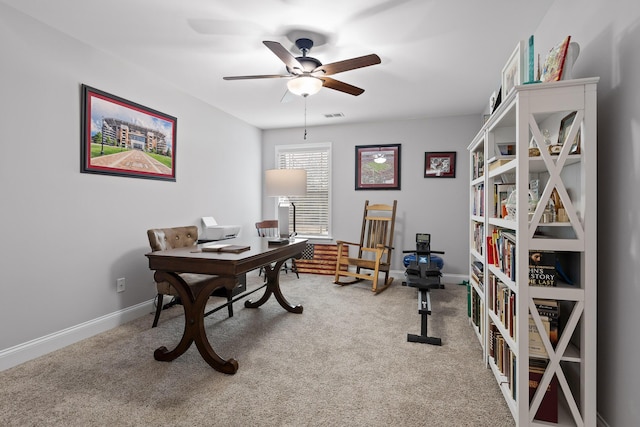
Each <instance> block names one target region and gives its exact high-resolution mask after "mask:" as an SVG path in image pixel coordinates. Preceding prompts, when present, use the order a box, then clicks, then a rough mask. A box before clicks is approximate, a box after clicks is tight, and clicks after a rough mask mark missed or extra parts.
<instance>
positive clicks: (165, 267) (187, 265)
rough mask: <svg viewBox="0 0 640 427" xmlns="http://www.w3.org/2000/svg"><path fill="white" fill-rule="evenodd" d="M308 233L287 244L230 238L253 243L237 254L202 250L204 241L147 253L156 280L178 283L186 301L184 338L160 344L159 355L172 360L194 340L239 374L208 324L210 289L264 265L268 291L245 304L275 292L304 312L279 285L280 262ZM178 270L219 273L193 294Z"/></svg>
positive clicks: (213, 362) (215, 363)
mask: <svg viewBox="0 0 640 427" xmlns="http://www.w3.org/2000/svg"><path fill="white" fill-rule="evenodd" d="M306 242H307V240H306V239H295V240H292V241H291V242H290V243H289V244H284V245H269V244H268V242H267V239H266V238H260V237H255V238H252V239H234V240H227V241H225V242H224V243H230V244H246V245H251V249H250V250H248V251H245V252H242V253H239V254H232V253H222V252H202V251H200V250H199V248H200V247H201V246H202V245H198V246H193V247H189V248H178V249H170V250H166V251H158V252H151V253H148V254H146V256H147V258H148V259H149V268H150V269H151V270H155V275H154V277H155V280H156V281H159V282H160V281H167V282H169V283H171V285H172V286H173V287H174V288H175V289H176V291H177V292H178V295H179V296H180V298H181V299H182V305H183V307H184V316H185V326H184V332H183V334H182V339H181V340H180V342H179V343H178V345H177V346H176V347H175V348H174V349H173V350H171V351H169V350H167V348H166V347H164V346H163V347H160V348H158V349H156V351H155V352H154V354H153V356H154V357H155V359H156V360H161V361H167V362H168V361H171V360H174V359H176V358H178V357H180V356H181V355H182V354H183V353H184V352H185V351H187V349H188V348H189V347H190V346H191V343H193V342H195V343H196V347H197V348H198V351H199V352H200V354H201V355H202V357H203V358H204V360H205V361H206V362H207V363H208V364H209V365H210V366H211V367H212V368H213V369H215V370H217V371H220V372H224V373H226V374H235V373H236V371H237V370H238V362H237V361H235V360H234V359H228V360H224V359H222V358H221V357H220V356H218V354H216V352H215V351H214V350H213V348H212V347H211V344H210V343H209V340H208V339H207V335H206V331H205V327H204V311H205V306H206V305H207V300H208V299H209V295H211V293H212V292H213V291H214V290H215V289H217V288H221V287H224V288H227V289H233V287H234V286H235V285H236V280H237V279H236V276H238V275H241V274H243V273H246V272H248V271H251V270H255V269H256V268H260V267H263V268H264V269H265V275H266V278H267V283H266V286H265V292H264V294H263V295H262V297H261V298H260V299H259V300H258V301H255V302H254V301H252V300H247V301H245V303H244V305H245V307H248V308H257V307H260V306H261V305H262V304H264V303H265V302H267V300H268V299H269V298H270V297H271V295H274V296H275V298H276V300H277V301H278V302H279V303H280V305H281V306H282V307H283V308H284V309H285V310H287V311H289V312H291V313H302V306H300V305H297V306H293V305H291V304H290V303H289V302H288V301H287V299H286V298H285V297H284V295H283V294H282V291H281V290H280V283H279V279H278V277H279V274H280V267H281V266H282V264H284V262H285V261H286V260H288V259H289V258H292V257H298V256H300V254H301V253H302V251H303V250H304V248H305V245H306ZM178 273H201V274H212V275H216V276H219V280H216V281H212V282H210V283H209V284H208V285H207V286H205V287H204V288H202V289H200V290H199V292H198V293H197V294H193V291H192V289H191V288H190V287H189V286H188V285H187V284H186V283H185V282H184V281H183V280H182V279H181V278H180V276H179V275H178Z"/></svg>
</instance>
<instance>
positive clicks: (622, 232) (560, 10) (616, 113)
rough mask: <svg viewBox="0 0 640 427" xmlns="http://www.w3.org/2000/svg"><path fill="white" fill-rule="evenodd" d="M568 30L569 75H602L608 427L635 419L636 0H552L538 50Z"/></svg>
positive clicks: (639, 383) (639, 214) (602, 346)
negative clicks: (575, 49)
mask: <svg viewBox="0 0 640 427" xmlns="http://www.w3.org/2000/svg"><path fill="white" fill-rule="evenodd" d="M567 34H570V35H571V36H572V38H573V40H575V41H576V42H578V43H579V44H580V46H581V53H580V56H579V57H578V61H577V63H576V65H575V69H574V77H576V78H580V77H592V76H599V77H600V83H599V85H598V378H597V381H598V383H597V390H598V412H599V415H600V416H601V417H602V420H603V421H605V422H606V423H607V424H609V425H610V426H632V425H640V405H639V403H640V400H639V398H638V396H640V370H639V369H638V363H637V358H638V354H640V340H639V339H638V338H639V337H640V335H639V333H638V325H640V310H638V307H640V279H639V277H640V193H639V192H638V187H639V184H640V2H638V1H636V0H617V1H606V0H592V1H580V0H557V1H556V2H555V3H554V5H553V6H552V7H551V9H550V10H549V12H548V13H547V15H546V17H545V19H544V20H543V22H542V23H541V25H540V27H539V28H538V30H537V31H536V33H535V37H536V44H537V49H536V50H538V51H542V52H545V51H546V50H548V49H549V48H551V46H552V45H553V44H555V43H557V42H558V41H559V40H561V39H562V38H563V37H564V36H566V35H567ZM543 47H544V50H541V49H543Z"/></svg>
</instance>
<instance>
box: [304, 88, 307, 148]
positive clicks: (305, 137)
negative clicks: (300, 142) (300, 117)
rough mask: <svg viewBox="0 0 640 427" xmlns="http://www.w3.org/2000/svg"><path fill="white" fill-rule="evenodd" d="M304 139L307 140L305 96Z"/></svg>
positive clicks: (305, 99)
mask: <svg viewBox="0 0 640 427" xmlns="http://www.w3.org/2000/svg"><path fill="white" fill-rule="evenodd" d="M304 139H305V141H306V140H307V97H306V96H305V97H304Z"/></svg>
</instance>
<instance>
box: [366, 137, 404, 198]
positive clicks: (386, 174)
mask: <svg viewBox="0 0 640 427" xmlns="http://www.w3.org/2000/svg"><path fill="white" fill-rule="evenodd" d="M400 146H401V144H386V145H357V146H356V190H400Z"/></svg>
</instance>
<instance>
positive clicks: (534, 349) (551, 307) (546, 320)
mask: <svg viewBox="0 0 640 427" xmlns="http://www.w3.org/2000/svg"><path fill="white" fill-rule="evenodd" d="M533 302H534V304H535V306H536V308H537V310H538V314H539V315H540V320H541V321H542V326H543V328H544V333H545V334H546V335H547V337H549V341H550V342H551V345H552V346H553V347H554V348H555V346H556V344H557V343H558V337H559V331H558V322H559V318H560V306H559V304H558V301H555V300H546V299H534V300H533ZM529 357H534V358H542V359H546V358H548V357H549V354H548V353H547V350H546V348H545V346H544V342H543V341H542V337H541V336H540V332H539V331H538V328H537V327H536V324H535V321H534V320H533V317H532V316H531V315H529Z"/></svg>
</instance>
